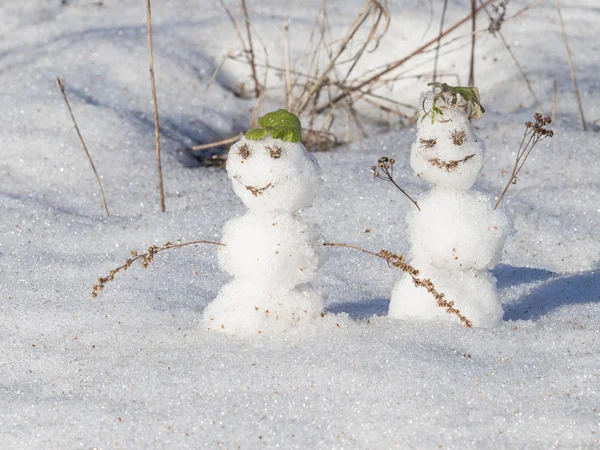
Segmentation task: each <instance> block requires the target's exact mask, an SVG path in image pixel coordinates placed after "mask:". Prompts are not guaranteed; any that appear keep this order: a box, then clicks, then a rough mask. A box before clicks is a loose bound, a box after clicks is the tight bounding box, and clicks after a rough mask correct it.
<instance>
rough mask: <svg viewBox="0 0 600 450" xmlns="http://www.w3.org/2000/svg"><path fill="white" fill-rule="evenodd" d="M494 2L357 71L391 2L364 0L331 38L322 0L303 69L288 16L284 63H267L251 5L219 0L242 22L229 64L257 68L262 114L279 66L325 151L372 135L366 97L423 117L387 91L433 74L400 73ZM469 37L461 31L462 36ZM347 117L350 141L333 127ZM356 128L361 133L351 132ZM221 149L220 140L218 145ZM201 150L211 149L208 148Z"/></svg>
mask: <svg viewBox="0 0 600 450" xmlns="http://www.w3.org/2000/svg"><path fill="white" fill-rule="evenodd" d="M493 1H494V0H485V1H482V2H481V4H480V5H477V6H474V7H473V8H472V9H471V11H470V14H468V15H467V16H465V17H464V18H462V19H461V20H459V21H457V22H456V23H454V24H453V25H452V26H450V27H449V28H447V29H445V30H440V33H439V35H438V36H436V37H434V38H433V39H431V40H429V41H428V42H426V43H425V44H423V45H421V46H419V47H418V48H416V49H415V50H414V51H413V52H411V53H410V54H408V55H407V56H405V57H403V58H401V59H399V60H396V61H392V62H389V63H386V64H383V65H381V66H378V67H374V68H370V69H368V70H366V71H364V72H362V73H360V72H358V70H356V69H357V67H359V66H360V64H359V63H360V62H361V59H362V58H363V57H364V56H365V55H367V54H368V53H371V52H373V51H375V50H376V49H377V48H378V46H379V42H380V41H381V39H382V38H383V37H384V35H385V34H386V32H387V30H388V27H389V23H390V15H389V12H388V8H387V0H365V3H364V4H363V7H362V8H361V9H360V11H359V12H358V14H357V15H356V17H355V19H354V20H353V22H352V23H351V25H350V27H349V28H348V30H347V31H346V33H345V34H344V35H343V37H341V38H338V39H335V38H332V37H331V36H330V30H331V26H330V24H329V19H328V10H327V2H326V1H323V3H322V7H321V9H320V10H319V12H318V14H317V17H316V19H315V25H314V28H313V30H312V32H311V34H310V38H309V40H308V43H307V48H306V50H305V51H304V54H302V55H300V56H299V57H297V58H296V60H295V62H296V63H297V65H298V66H300V67H302V69H300V70H298V69H295V68H293V67H292V66H293V64H292V63H291V62H290V58H291V56H290V54H289V46H288V42H289V39H290V33H293V30H291V29H290V27H289V21H287V20H284V24H283V30H282V38H283V39H284V43H285V45H284V51H285V54H284V61H285V66H282V67H278V66H277V65H273V64H270V63H269V62H268V61H264V62H263V61H262V60H261V58H260V55H257V53H256V51H254V50H252V49H251V48H250V47H251V45H250V41H251V36H254V37H256V38H257V39H260V38H259V37H258V35H257V34H256V33H255V30H254V28H253V27H252V26H251V22H250V21H249V17H248V10H247V8H246V7H245V5H242V6H243V7H242V8H241V14H240V15H241V16H242V17H241V19H236V18H235V17H234V16H233V14H232V13H231V11H230V10H229V9H228V8H227V6H226V5H225V2H224V1H223V0H220V3H221V6H222V7H223V8H224V10H225V11H226V13H227V15H228V17H229V20H230V21H231V23H232V24H233V26H234V27H235V31H236V40H238V41H240V42H241V43H242V51H241V52H237V53H236V51H234V50H233V49H231V50H230V51H229V52H228V53H227V55H226V56H225V59H224V61H225V60H232V61H237V62H242V63H244V64H248V65H249V66H250V72H251V75H252V78H253V80H254V82H255V89H254V95H257V96H258V98H257V105H256V107H255V111H256V110H257V109H258V107H259V106H260V105H261V104H262V101H263V100H264V96H265V91H266V90H267V88H266V73H267V72H268V71H274V72H276V73H278V74H281V76H282V78H283V79H284V80H285V84H284V87H285V101H284V103H285V105H286V107H287V109H288V110H289V111H291V112H293V113H294V114H296V115H297V116H299V117H300V118H301V120H302V122H303V123H304V124H306V125H305V126H304V138H303V142H304V144H305V145H306V146H307V148H309V149H311V150H313V149H316V150H326V149H329V148H332V147H334V146H337V145H339V144H340V143H344V142H349V141H351V140H352V138H353V137H358V140H362V138H363V137H364V136H365V135H366V133H365V127H364V126H363V125H362V123H361V117H362V116H361V114H362V112H361V113H359V110H358V109H357V104H358V103H359V102H364V103H365V104H368V105H369V107H370V108H371V107H372V108H376V109H377V110H378V111H380V112H382V113H383V114H385V115H387V116H388V118H389V117H390V114H393V115H394V116H396V117H400V118H401V120H404V121H410V122H413V123H414V122H415V121H416V115H417V110H416V108H414V107H413V106H411V105H406V104H403V103H401V102H398V101H396V100H394V99H393V98H391V96H389V95H384V94H383V93H382V90H386V89H387V90H391V89H393V88H394V86H395V85H397V83H398V81H400V80H403V79H408V78H415V77H416V78H420V77H422V76H426V77H429V76H431V73H424V74H421V73H418V74H415V73H414V69H415V67H419V66H420V65H416V66H415V67H413V68H409V69H407V70H406V71H404V72H402V73H397V72H398V70H399V69H403V68H404V67H405V66H406V65H407V63H408V62H409V61H412V60H413V59H414V58H416V57H419V56H424V55H426V54H428V53H430V52H433V51H434V46H436V44H438V45H437V46H436V51H437V52H439V49H440V45H439V44H440V42H441V40H442V39H443V38H445V37H446V36H448V35H449V34H451V33H453V32H454V31H456V30H457V29H459V28H460V26H461V25H463V24H464V23H466V22H467V21H469V20H470V19H472V18H473V17H474V16H475V15H476V14H478V13H479V12H480V11H481V10H482V9H483V8H485V7H486V6H488V5H490V4H491V3H492V2H493ZM242 20H243V21H244V22H245V24H246V33H245V34H246V35H247V37H246V38H244V37H243V36H242V35H243V34H244V33H241V32H240V23H239V21H242ZM479 32H482V30H479ZM253 33H254V34H253ZM472 34H473V33H470V34H469V35H467V36H468V37H471V35H472ZM465 37H466V36H461V37H459V38H457V39H461V38H465ZM452 41H453V40H452ZM452 41H450V43H451V42H452ZM263 47H264V45H263ZM444 47H445V45H444ZM264 53H265V59H267V57H266V50H265V52H264ZM224 61H223V62H224ZM421 65H422V64H421ZM221 67H222V64H219V66H218V68H217V71H218V70H220V68H221ZM259 69H261V70H262V71H264V73H265V84H264V85H263V86H259V83H258V75H257V73H258V70H259ZM444 75H448V74H444ZM439 76H442V74H439ZM213 78H214V75H213ZM259 93H260V94H259ZM254 115H255V114H254ZM343 120H345V122H346V136H345V138H342V136H337V135H335V134H334V130H333V128H332V126H333V124H334V122H336V121H337V122H338V123H339V122H340V121H343ZM353 133H355V134H357V136H352V134H353ZM208 145H210V144H208ZM214 146H215V147H217V146H219V145H217V144H216V143H215V145H214ZM202 147H204V148H206V146H202ZM192 148H193V149H194V150H197V149H200V146H195V147H192Z"/></svg>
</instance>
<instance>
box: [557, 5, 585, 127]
mask: <svg viewBox="0 0 600 450" xmlns="http://www.w3.org/2000/svg"><path fill="white" fill-rule="evenodd" d="M556 10H557V11H558V18H559V20H560V32H561V34H562V37H563V41H564V42H565V50H566V51H567V59H568V61H569V71H570V72H571V80H572V81H573V88H574V89H575V96H576V97H577V106H578V107H579V116H580V117H581V125H583V131H587V124H586V123H585V116H584V115H583V106H582V105H581V96H580V95H579V87H578V86H577V77H576V76H575V68H574V67H573V57H572V56H571V49H570V48H569V41H568V39H567V33H566V32H565V23H564V22H563V17H562V12H561V9H560V0H556Z"/></svg>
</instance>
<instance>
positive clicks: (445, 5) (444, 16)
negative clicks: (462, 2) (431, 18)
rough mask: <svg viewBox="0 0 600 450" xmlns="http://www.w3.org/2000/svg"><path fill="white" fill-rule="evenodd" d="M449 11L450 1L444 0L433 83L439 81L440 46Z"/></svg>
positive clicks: (436, 47)
mask: <svg viewBox="0 0 600 450" xmlns="http://www.w3.org/2000/svg"><path fill="white" fill-rule="evenodd" d="M447 10H448V0H444V7H443V8H442V18H441V19H440V31H439V33H438V35H439V38H438V40H437V45H436V46H435V59H434V62H433V82H434V83H435V82H436V81H437V68H438V58H439V56H440V45H441V43H442V32H443V31H444V22H445V20H446V11H447Z"/></svg>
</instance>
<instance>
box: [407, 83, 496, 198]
mask: <svg viewBox="0 0 600 450" xmlns="http://www.w3.org/2000/svg"><path fill="white" fill-rule="evenodd" d="M436 96H438V98H437V100H436ZM420 103H421V105H422V107H423V110H424V111H426V112H427V113H425V115H424V116H423V117H422V118H421V119H420V120H419V122H418V125H417V126H418V133H417V139H416V141H415V142H414V144H413V145H412V149H411V157H410V163H411V167H412V168H413V170H414V172H415V173H416V174H417V175H418V176H419V177H421V178H423V179H425V180H426V181H428V182H429V183H431V184H433V185H435V186H440V187H445V188H450V189H458V190H468V189H470V188H471V187H472V186H473V184H474V183H475V181H476V180H477V177H478V176H479V173H480V172H481V169H482V167H483V153H484V151H485V143H484V142H483V140H482V139H481V138H480V137H479V136H477V134H476V133H475V131H474V130H473V127H472V126H471V124H470V122H469V118H468V117H467V114H466V112H465V110H464V108H462V107H461V105H460V104H452V102H451V101H448V100H447V99H445V98H444V96H442V97H439V93H436V92H425V93H423V94H422V95H421V101H420Z"/></svg>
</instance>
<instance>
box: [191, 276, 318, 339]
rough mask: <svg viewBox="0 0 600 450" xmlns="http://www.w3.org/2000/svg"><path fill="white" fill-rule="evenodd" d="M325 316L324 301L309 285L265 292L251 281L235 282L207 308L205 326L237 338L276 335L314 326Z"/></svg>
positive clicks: (237, 280)
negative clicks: (300, 327)
mask: <svg viewBox="0 0 600 450" xmlns="http://www.w3.org/2000/svg"><path fill="white" fill-rule="evenodd" d="M322 312H323V299H322V297H321V295H320V294H319V293H318V292H317V291H316V290H314V289H313V288H312V286H310V285H309V284H303V285H300V286H296V287H295V288H294V289H292V290H289V289H274V290H273V289H271V290H266V289H265V288H264V287H261V286H257V285H256V284H255V283H254V282H253V281H252V280H245V279H236V280H233V281H232V282H231V283H229V284H227V285H226V286H224V287H223V288H222V289H221V291H220V292H219V295H218V296H217V298H216V299H215V300H214V301H212V302H211V303H210V304H209V305H208V306H207V307H206V309H205V310H204V315H203V325H205V326H206V327H207V328H208V329H210V330H213V331H222V332H225V333H230V334H238V335H260V334H276V333H281V332H285V331H287V330H289V329H291V328H293V327H297V326H302V325H306V324H309V323H312V322H314V321H316V320H317V319H318V318H320V317H321V313H322Z"/></svg>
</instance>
